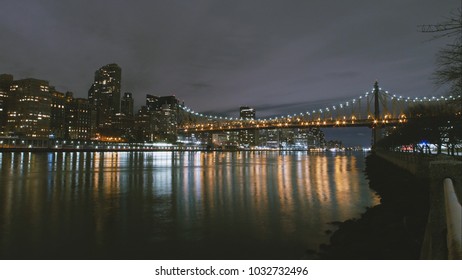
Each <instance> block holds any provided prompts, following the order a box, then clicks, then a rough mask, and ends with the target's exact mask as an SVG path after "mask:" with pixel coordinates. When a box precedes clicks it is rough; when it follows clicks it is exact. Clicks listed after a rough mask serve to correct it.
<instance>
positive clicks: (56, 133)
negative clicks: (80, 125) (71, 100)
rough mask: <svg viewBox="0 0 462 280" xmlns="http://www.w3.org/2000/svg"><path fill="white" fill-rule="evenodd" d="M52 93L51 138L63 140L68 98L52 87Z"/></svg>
mask: <svg viewBox="0 0 462 280" xmlns="http://www.w3.org/2000/svg"><path fill="white" fill-rule="evenodd" d="M50 93H51V110H50V112H51V115H50V130H51V134H50V137H51V138H56V139H63V138H64V137H65V134H66V133H65V132H66V128H65V105H66V97H65V95H64V93H62V92H59V91H57V90H56V89H55V88H54V87H50Z"/></svg>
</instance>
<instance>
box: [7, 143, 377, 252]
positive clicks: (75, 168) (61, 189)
mask: <svg viewBox="0 0 462 280" xmlns="http://www.w3.org/2000/svg"><path fill="white" fill-rule="evenodd" d="M364 164H365V163H364V154H362V153H351V154H334V155H332V154H307V153H303V152H293V153H278V152H255V153H253V152H240V153H219V152H217V153H201V152H190V153H189V152H186V153H178V152H173V153H172V152H144V153H143V152H132V153H115V152H113V153H112V152H109V153H90V152H83V153H48V154H47V153H4V154H1V153H0V257H1V258H7V259H8V258H32V259H34V258H52V259H54V258H67V259H69V258H71V259H72V258H77V259H94V258H108V259H113V258H122V259H130V258H137V259H140V258H142V259H171V258H174V259H197V258H199V259H213V258H220V259H229V258H231V259H254V258H257V259H266V258H270V259H286V258H289V259H298V258H302V257H303V253H304V251H305V250H306V249H308V248H311V249H316V248H317V247H318V246H319V245H320V244H321V243H324V242H327V240H328V236H327V235H326V234H325V231H326V230H328V229H332V227H331V226H330V225H328V223H329V222H332V221H342V220H345V219H348V218H352V217H357V216H358V215H359V214H360V213H361V212H363V211H364V207H366V206H371V205H373V204H376V203H378V200H377V198H376V196H375V195H374V194H373V193H372V192H371V191H370V189H369V188H368V183H367V180H366V179H365V177H364V174H363V170H364V167H365V166H364Z"/></svg>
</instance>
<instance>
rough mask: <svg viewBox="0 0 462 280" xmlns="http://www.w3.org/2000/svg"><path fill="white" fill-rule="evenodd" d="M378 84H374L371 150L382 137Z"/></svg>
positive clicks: (376, 82)
mask: <svg viewBox="0 0 462 280" xmlns="http://www.w3.org/2000/svg"><path fill="white" fill-rule="evenodd" d="M379 120H380V104H379V83H378V81H375V83H374V124H373V125H372V149H373V150H375V148H376V145H377V142H378V141H379V140H380V138H381V137H382V129H381V128H380V121H379Z"/></svg>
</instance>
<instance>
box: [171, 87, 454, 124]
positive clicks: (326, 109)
mask: <svg viewBox="0 0 462 280" xmlns="http://www.w3.org/2000/svg"><path fill="white" fill-rule="evenodd" d="M373 90H374V89H372V92H366V93H365V94H364V95H360V96H359V97H357V98H352V99H350V100H348V101H344V102H342V103H339V104H338V105H333V106H327V107H324V108H319V109H316V110H310V111H306V112H302V113H298V114H293V115H290V114H289V115H286V116H284V115H282V116H279V117H272V118H257V119H256V121H262V122H265V121H274V120H278V119H285V118H295V117H303V116H311V115H312V114H318V113H320V114H322V113H325V112H328V113H329V112H331V111H337V110H339V109H344V108H346V107H350V106H353V105H352V104H356V103H357V102H360V101H361V100H363V99H367V97H368V96H369V95H371V94H373ZM379 90H380V92H381V93H382V94H385V95H386V96H387V97H388V98H390V100H392V101H393V100H396V101H404V102H406V103H425V102H441V101H449V100H456V99H460V98H461V96H460V95H458V96H456V97H455V96H452V95H451V96H440V97H435V96H432V97H414V98H412V97H404V96H402V95H396V94H390V93H389V92H388V91H382V89H381V88H380V89H379ZM180 109H182V110H184V111H185V112H187V113H189V114H192V115H195V116H198V117H204V118H207V119H211V120H213V119H215V120H229V121H243V120H244V119H242V118H233V117H223V116H217V115H207V114H203V113H199V112H195V111H194V110H193V109H191V108H189V107H187V106H182V105H180Z"/></svg>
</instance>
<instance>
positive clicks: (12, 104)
mask: <svg viewBox="0 0 462 280" xmlns="http://www.w3.org/2000/svg"><path fill="white" fill-rule="evenodd" d="M50 118H51V93H50V87H49V84H48V82H47V81H43V80H37V79H31V78H29V79H23V80H17V81H13V82H12V83H11V87H10V98H9V105H8V124H7V130H9V131H10V132H12V133H14V134H15V135H17V136H23V137H28V138H29V137H32V138H48V137H49V136H50Z"/></svg>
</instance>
